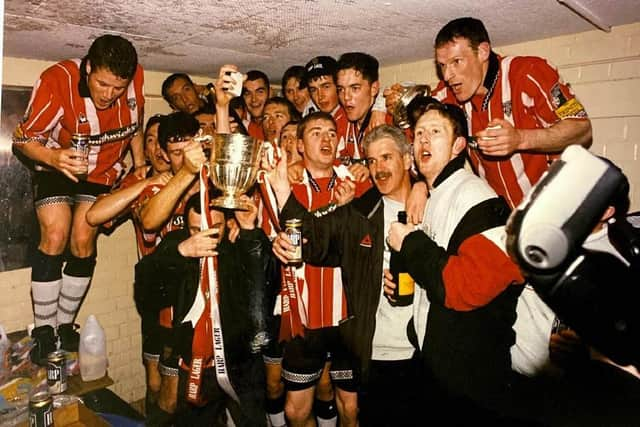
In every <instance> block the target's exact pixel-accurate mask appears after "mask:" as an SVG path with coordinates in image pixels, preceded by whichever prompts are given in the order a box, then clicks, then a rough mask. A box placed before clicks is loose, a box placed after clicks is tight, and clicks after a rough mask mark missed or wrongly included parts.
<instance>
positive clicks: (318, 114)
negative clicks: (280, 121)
mask: <svg viewBox="0 0 640 427" xmlns="http://www.w3.org/2000/svg"><path fill="white" fill-rule="evenodd" d="M313 120H326V121H328V122H332V123H333V125H334V126H335V125H336V121H335V119H334V118H333V116H332V115H331V114H329V113H325V112H324V111H314V112H313V113H311V114H308V115H306V116H304V117H303V118H302V120H300V123H298V131H297V135H296V136H297V137H298V139H302V137H303V136H304V131H305V130H306V129H307V126H308V125H309V122H311V121H313ZM282 128H283V129H284V126H283V127H282Z"/></svg>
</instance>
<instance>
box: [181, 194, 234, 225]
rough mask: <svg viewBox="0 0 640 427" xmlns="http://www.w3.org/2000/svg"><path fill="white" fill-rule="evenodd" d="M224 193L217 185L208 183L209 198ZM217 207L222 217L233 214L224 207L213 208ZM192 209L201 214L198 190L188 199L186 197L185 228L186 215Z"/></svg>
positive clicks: (229, 216) (228, 216)
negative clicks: (222, 214)
mask: <svg viewBox="0 0 640 427" xmlns="http://www.w3.org/2000/svg"><path fill="white" fill-rule="evenodd" d="M223 194H224V192H223V191H222V190H219V189H218V188H217V187H215V186H213V185H210V186H209V200H213V199H215V198H217V197H220V196H222V195H223ZM214 209H218V210H220V211H221V212H223V213H224V218H225V219H229V218H231V217H232V216H233V211H230V210H229V209H224V208H214ZM191 211H194V212H195V213H197V214H198V215H202V209H200V192H199V191H198V192H197V193H195V194H192V195H191V196H190V197H189V199H187V203H185V205H184V214H185V228H187V224H186V222H187V216H188V215H189V212H191Z"/></svg>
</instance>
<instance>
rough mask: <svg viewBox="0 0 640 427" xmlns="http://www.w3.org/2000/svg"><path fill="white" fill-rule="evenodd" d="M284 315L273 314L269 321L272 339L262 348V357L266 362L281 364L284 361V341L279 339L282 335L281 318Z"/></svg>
mask: <svg viewBox="0 0 640 427" xmlns="http://www.w3.org/2000/svg"><path fill="white" fill-rule="evenodd" d="M281 319H282V316H273V318H272V319H271V321H270V322H269V323H270V325H269V335H270V336H271V339H270V340H269V342H268V343H267V345H266V346H265V347H264V348H263V349H262V359H263V361H264V363H269V364H272V365H279V364H281V363H282V354H283V352H284V343H281V342H280V341H279V336H280V320H281Z"/></svg>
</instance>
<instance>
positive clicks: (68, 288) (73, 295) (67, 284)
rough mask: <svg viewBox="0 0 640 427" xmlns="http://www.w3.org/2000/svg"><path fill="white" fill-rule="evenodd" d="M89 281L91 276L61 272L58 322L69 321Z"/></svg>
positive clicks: (76, 309)
mask: <svg viewBox="0 0 640 427" xmlns="http://www.w3.org/2000/svg"><path fill="white" fill-rule="evenodd" d="M89 282H91V277H75V276H67V275H66V274H64V273H62V289H60V298H59V299H58V324H59V325H61V324H63V323H71V322H73V319H74V318H75V317H76V313H78V310H79V309H80V303H81V302H82V297H83V296H84V294H85V292H86V291H87V288H88V287H89Z"/></svg>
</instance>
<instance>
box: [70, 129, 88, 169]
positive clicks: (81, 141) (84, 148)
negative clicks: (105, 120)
mask: <svg viewBox="0 0 640 427" xmlns="http://www.w3.org/2000/svg"><path fill="white" fill-rule="evenodd" d="M71 148H72V149H73V150H75V151H77V152H78V153H82V155H83V156H82V157H86V156H88V155H89V135H86V134H82V133H74V134H73V135H71ZM88 173H89V164H88V163H87V167H86V168H85V170H83V171H82V172H80V173H77V174H76V176H77V177H78V178H80V179H86V177H87V174H88Z"/></svg>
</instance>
